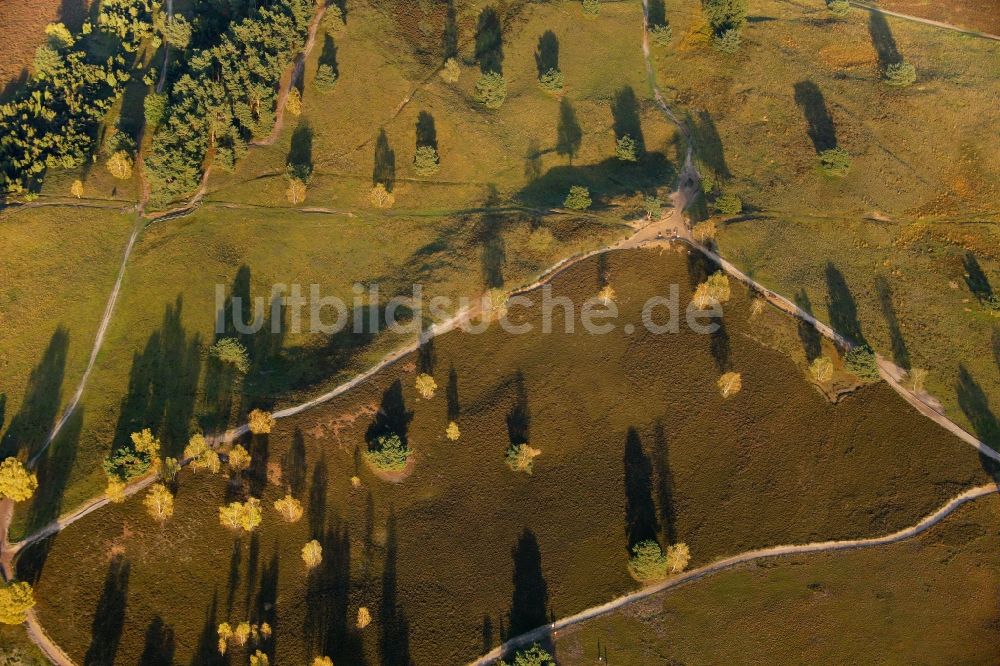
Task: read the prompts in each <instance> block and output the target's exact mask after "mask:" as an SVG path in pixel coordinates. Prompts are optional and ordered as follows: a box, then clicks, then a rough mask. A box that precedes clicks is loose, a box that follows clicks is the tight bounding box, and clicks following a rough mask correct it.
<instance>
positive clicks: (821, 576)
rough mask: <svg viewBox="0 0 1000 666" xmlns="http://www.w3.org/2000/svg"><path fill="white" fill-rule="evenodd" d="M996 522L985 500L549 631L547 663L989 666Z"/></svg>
mask: <svg viewBox="0 0 1000 666" xmlns="http://www.w3.org/2000/svg"><path fill="white" fill-rule="evenodd" d="M998 517H1000V502H998V501H997V497H996V496H995V495H993V496H989V497H984V498H982V499H979V500H977V501H976V502H975V503H974V504H972V505H967V506H965V507H962V508H961V509H959V511H958V512H957V513H955V514H953V515H951V516H949V517H948V518H946V519H945V521H944V522H943V523H941V524H939V525H937V526H935V527H934V528H932V529H931V530H930V531H928V532H926V533H924V534H922V535H921V536H919V537H918V538H916V539H914V540H912V541H907V542H904V543H900V544H895V545H891V546H884V547H878V548H872V549H870V550H861V551H854V552H849V553H836V554H822V555H810V556H806V557H798V556H797V557H788V558H780V559H774V560H766V561H762V562H759V563H757V564H753V565H748V566H745V567H742V568H740V569H738V570H735V571H730V572H725V573H721V574H717V575H715V576H713V577H711V578H709V579H706V580H703V581H700V582H697V583H694V584H692V585H688V586H685V587H682V588H679V589H677V590H673V591H671V592H669V593H666V594H661V595H656V596H654V597H652V598H650V599H649V600H646V601H643V602H640V603H636V604H634V605H632V606H630V607H628V609H624V610H622V611H620V612H617V613H615V614H613V615H610V616H606V617H602V618H599V619H596V620H591V621H589V622H586V623H584V624H582V625H577V626H575V627H571V628H568V629H566V630H564V631H562V632H560V635H559V638H558V639H557V640H556V657H557V658H558V659H559V663H560V664H589V663H593V662H594V660H595V659H596V658H597V654H598V645H600V649H601V650H602V652H603V653H604V654H606V655H607V656H606V658H607V662H608V663H611V664H621V665H623V666H629V665H632V664H636V665H639V664H651V663H685V664H700V663H730V664H748V663H790V662H797V663H798V662H823V663H868V664H871V663H880V664H882V663H922V664H989V663H993V662H994V661H995V660H996V637H997V628H996V627H997V607H996V595H995V590H996V586H997V574H996V570H997V564H998V562H997V559H998V558H997V547H998V545H1000V544H998V539H997V532H996V523H997V519H998ZM916 627H922V628H925V629H928V630H927V631H919V632H917V631H914V628H916ZM932 627H935V628H936V629H933V630H931V628H932ZM720 637H724V640H720Z"/></svg>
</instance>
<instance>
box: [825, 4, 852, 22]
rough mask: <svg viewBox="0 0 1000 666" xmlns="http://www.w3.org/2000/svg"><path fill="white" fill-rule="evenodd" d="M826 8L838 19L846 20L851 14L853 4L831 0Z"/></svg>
mask: <svg viewBox="0 0 1000 666" xmlns="http://www.w3.org/2000/svg"><path fill="white" fill-rule="evenodd" d="M826 8H827V9H829V10H830V13H831V14H833V15H834V16H836V17H837V18H846V17H847V15H848V14H850V13H851V3H850V2H848V0H830V2H828V3H827V5H826Z"/></svg>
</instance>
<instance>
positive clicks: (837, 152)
mask: <svg viewBox="0 0 1000 666" xmlns="http://www.w3.org/2000/svg"><path fill="white" fill-rule="evenodd" d="M819 166H820V168H821V169H822V170H823V173H825V174H827V175H828V176H846V175H847V174H848V172H850V170H851V155H850V153H848V152H847V151H846V150H844V149H843V148H839V147H838V148H830V149H828V150H824V151H823V152H822V153H820V154H819Z"/></svg>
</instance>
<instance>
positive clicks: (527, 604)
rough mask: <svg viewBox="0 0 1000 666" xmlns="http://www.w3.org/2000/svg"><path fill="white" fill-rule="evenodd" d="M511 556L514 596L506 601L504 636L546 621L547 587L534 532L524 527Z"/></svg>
mask: <svg viewBox="0 0 1000 666" xmlns="http://www.w3.org/2000/svg"><path fill="white" fill-rule="evenodd" d="M511 557H512V558H513V560H514V576H513V583H514V593H513V595H512V596H511V601H510V616H509V617H510V619H509V622H508V626H507V632H508V635H507V637H511V636H517V635H519V634H523V633H524V632H526V631H530V630H532V629H534V628H535V627H540V626H542V625H543V624H545V623H546V622H548V608H549V585H548V583H547V582H546V581H545V575H544V574H543V573H542V551H541V549H540V548H539V547H538V539H537V537H535V533H534V532H532V531H531V530H530V529H528V528H527V527H525V528H524V531H522V532H521V536H520V537H519V538H518V540H517V544H516V545H515V546H514V548H513V549H512V550H511ZM505 638H506V637H505Z"/></svg>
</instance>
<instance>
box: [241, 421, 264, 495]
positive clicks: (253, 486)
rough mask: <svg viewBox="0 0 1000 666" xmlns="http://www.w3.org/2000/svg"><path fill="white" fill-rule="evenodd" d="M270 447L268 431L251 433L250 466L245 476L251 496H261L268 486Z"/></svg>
mask: <svg viewBox="0 0 1000 666" xmlns="http://www.w3.org/2000/svg"><path fill="white" fill-rule="evenodd" d="M269 448H270V436H269V435H267V434H266V433H264V434H260V435H251V436H250V443H249V446H247V449H248V450H249V452H250V468H249V469H247V470H246V471H245V472H244V473H243V476H244V478H245V479H246V481H247V486H248V487H247V492H248V493H249V495H250V497H260V496H261V495H263V493H264V488H266V487H267V461H268V450H269Z"/></svg>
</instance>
